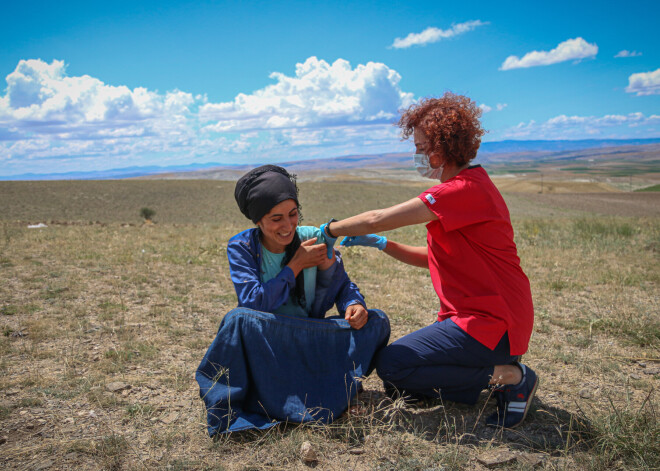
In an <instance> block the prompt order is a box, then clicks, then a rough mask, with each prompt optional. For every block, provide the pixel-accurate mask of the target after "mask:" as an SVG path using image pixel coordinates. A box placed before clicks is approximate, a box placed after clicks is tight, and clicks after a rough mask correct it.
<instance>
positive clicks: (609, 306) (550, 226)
mask: <svg viewBox="0 0 660 471" xmlns="http://www.w3.org/2000/svg"><path fill="white" fill-rule="evenodd" d="M419 191H420V187H419V186H415V185H412V184H411V185H403V184H400V185H394V184H393V185H382V184H380V185H373V184H360V183H357V182H355V183H343V184H332V183H328V182H320V183H303V184H302V185H301V201H302V204H303V214H304V216H305V220H304V223H305V224H310V225H317V224H319V223H322V222H325V221H327V219H329V217H330V216H334V217H337V218H341V217H344V216H348V215H351V214H353V213H355V212H357V211H360V210H363V209H369V208H375V207H382V206H386V205H389V204H393V203H396V202H399V201H402V200H404V199H406V198H409V197H413V196H415V195H416V194H417V193H419ZM648 195H651V196H650V198H654V197H655V195H658V193H649V194H648ZM547 196H548V198H546V195H520V194H507V195H506V199H507V202H508V204H509V206H510V209H511V214H512V219H513V222H514V229H515V231H516V242H517V244H518V248H519V254H520V256H521V259H522V265H523V268H524V269H525V271H526V272H527V274H528V276H529V278H530V280H531V283H532V289H533V295H534V301H535V307H536V323H535V329H534V335H533V338H532V344H531V347H530V350H529V352H528V353H527V354H526V355H525V358H524V361H525V362H526V363H528V364H529V365H530V366H531V367H533V368H534V369H535V370H536V371H537V372H538V373H539V375H540V378H541V386H540V388H539V391H538V394H537V399H536V400H535V401H534V404H533V409H532V412H531V413H530V416H529V417H528V419H527V421H526V422H525V423H524V424H523V425H522V426H521V427H520V428H518V429H516V430H515V431H504V432H502V431H496V430H492V429H488V428H486V427H484V426H483V417H484V416H485V415H487V414H489V413H490V412H491V411H492V410H493V408H494V404H493V403H492V401H488V396H487V393H484V394H483V397H482V399H481V400H480V401H479V403H478V404H477V406H475V407H465V406H461V405H458V404H440V403H429V404H425V405H423V407H411V406H405V405H404V404H398V403H395V404H390V403H388V402H387V401H385V400H384V397H383V391H382V386H381V384H380V381H379V380H378V378H377V377H376V375H375V374H372V375H371V376H370V377H369V378H368V379H367V380H366V382H365V389H366V393H365V394H364V395H363V397H362V399H361V400H362V401H363V404H364V407H365V409H366V410H367V413H366V414H365V415H362V416H348V417H344V418H342V419H340V420H338V421H336V422H335V423H334V424H332V425H331V426H327V427H315V426H310V425H306V426H282V427H279V428H275V429H273V430H271V431H269V432H265V433H244V434H233V435H232V436H230V437H221V438H220V439H219V440H217V441H212V440H210V439H208V437H207V436H206V431H205V414H204V411H203V406H202V402H201V400H200V399H199V397H198V389H197V385H196V382H195V381H194V370H195V368H196V367H197V365H198V363H199V361H200V359H201V357H202V356H203V354H204V352H205V351H206V348H207V347H208V345H209V344H210V342H211V340H212V339H213V337H214V335H215V332H216V330H217V326H218V324H219V323H220V321H221V319H222V317H223V315H224V314H225V313H226V312H227V311H228V310H229V309H231V308H233V307H234V306H235V305H236V297H235V294H234V291H233V288H232V285H231V281H230V279H229V276H228V268H227V260H226V255H225V248H226V243H227V240H228V238H229V237H230V236H231V235H233V234H235V233H236V232H238V231H239V230H242V229H244V228H247V227H249V222H248V221H247V220H246V219H244V218H243V216H242V215H241V214H240V213H239V212H238V210H237V209H236V208H235V203H234V200H233V184H232V183H230V182H219V181H194V182H188V181H149V182H139V181H130V182H128V181H118V182H51V183H43V182H35V183H11V182H2V183H0V200H2V201H3V204H2V205H1V206H0V328H1V329H2V333H3V335H2V336H0V358H1V360H0V373H1V374H0V443H1V444H0V467H2V468H5V469H116V470H120V469H121V470H123V469H158V468H167V469H174V470H176V469H181V470H183V469H255V470H256V469H268V470H270V469H273V470H274V469H304V468H305V467H306V465H305V464H304V463H303V462H302V461H301V459H300V454H299V450H300V447H301V444H302V443H303V442H305V441H308V442H310V443H311V445H312V447H313V448H314V449H315V450H316V452H317V454H318V464H317V466H318V467H319V468H320V469H342V470H344V469H383V470H385V469H409V470H423V469H482V468H485V467H486V465H487V464H488V463H489V459H490V457H492V455H493V454H497V453H499V455H500V460H501V461H503V464H501V467H502V468H504V469H532V468H533V467H534V466H536V469H594V470H606V469H652V468H657V467H658V466H660V444H659V443H660V440H658V437H659V436H660V426H659V425H658V415H657V414H658V411H657V408H658V397H657V391H656V390H657V386H658V379H659V378H660V374H659V373H660V320H659V317H660V316H658V313H659V312H660V310H659V309H658V285H659V281H660V280H659V278H660V271H659V270H658V251H659V250H660V222H659V220H658V217H657V213H655V212H654V211H656V209H655V208H657V207H658V204H657V203H658V202H660V200H659V199H658V198H655V199H654V200H652V201H647V200H644V201H645V202H646V203H643V204H642V203H636V206H638V207H647V208H648V211H643V210H642V211H639V212H636V213H633V214H635V216H634V217H631V216H630V214H629V213H628V212H627V211H625V209H624V210H622V212H623V214H620V215H616V214H612V213H613V211H612V209H611V206H612V205H610V204H608V203H607V200H606V199H604V200H603V201H604V202H603V208H602V211H601V213H602V214H600V215H596V214H594V213H593V212H591V211H594V210H593V208H591V207H590V208H588V209H589V211H590V212H589V213H587V212H585V211H584V208H583V207H582V206H580V203H581V196H577V195H576V196H575V197H574V198H572V199H571V198H564V199H550V198H549V196H551V195H547ZM631 197H634V196H633V195H631ZM312 198H314V200H312ZM590 204H594V203H590ZM644 205H646V206H644ZM143 207H149V208H151V209H153V210H155V211H156V216H155V218H154V219H155V221H156V224H146V225H145V224H142V221H141V220H140V216H139V214H140V209H141V208H143ZM39 222H42V223H45V224H46V225H47V226H48V227H46V228H41V229H38V228H34V229H29V228H28V227H27V226H28V224H36V223H39ZM389 235H390V236H391V237H392V238H394V239H396V240H400V241H402V242H407V243H414V244H422V243H423V242H424V240H425V229H424V227H422V226H420V227H410V228H405V229H400V230H397V231H393V233H392V234H389ZM344 257H345V261H346V265H347V269H348V271H349V274H350V275H351V277H352V279H353V280H354V281H356V283H358V285H359V286H360V287H361V290H362V291H363V293H364V294H365V295H366V297H367V302H368V303H369V305H370V306H372V307H378V308H381V309H383V310H384V311H385V312H387V313H388V315H389V316H390V319H391V323H392V339H396V338H398V337H400V336H402V335H404V334H406V333H408V332H411V331H413V330H415V329H417V328H419V327H422V326H424V325H427V324H429V323H431V322H432V321H433V320H434V317H435V311H436V310H437V309H438V302H437V298H436V297H435V295H434V293H433V290H432V287H431V283H430V279H429V276H428V273H427V272H425V271H424V270H422V269H417V268H412V267H407V266H404V265H402V264H398V263H396V262H394V261H393V260H391V259H388V258H387V257H386V256H384V255H383V254H380V253H377V251H374V250H370V249H365V248H354V249H351V250H349V249H346V250H344Z"/></svg>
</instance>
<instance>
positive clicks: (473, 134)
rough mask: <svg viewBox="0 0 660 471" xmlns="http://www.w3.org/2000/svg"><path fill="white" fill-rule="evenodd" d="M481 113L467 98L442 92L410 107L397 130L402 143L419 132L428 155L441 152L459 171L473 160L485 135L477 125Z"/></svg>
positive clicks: (479, 124) (402, 116)
mask: <svg viewBox="0 0 660 471" xmlns="http://www.w3.org/2000/svg"><path fill="white" fill-rule="evenodd" d="M481 112H482V111H481V108H479V107H478V106H477V104H476V103H475V102H474V101H472V100H470V99H469V98H468V97H466V96H462V95H455V94H453V93H451V92H446V93H445V94H444V95H442V97H440V98H424V99H422V100H421V101H420V102H419V103H416V104H414V105H412V106H410V108H408V109H407V110H406V111H404V112H403V113H402V115H401V119H400V120H399V122H398V126H399V127H400V128H401V130H402V131H401V135H402V137H403V138H404V139H408V138H409V137H410V136H411V135H412V134H413V132H414V129H415V128H419V129H420V130H421V131H422V132H423V133H424V134H425V135H426V137H427V139H428V140H429V144H430V146H431V148H430V149H428V150H427V153H428V154H431V153H433V152H438V151H441V152H442V153H443V154H444V155H445V157H446V159H447V160H448V161H449V162H452V163H453V164H455V165H456V166H459V167H461V166H463V165H465V164H467V163H468V162H470V161H471V160H472V159H474V158H475V157H476V156H477V150H479V145H480V144H481V136H483V135H484V134H485V132H486V131H484V130H483V128H482V127H481V123H480V121H479V118H480V117H481Z"/></svg>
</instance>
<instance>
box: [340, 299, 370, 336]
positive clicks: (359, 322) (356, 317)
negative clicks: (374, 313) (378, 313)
mask: <svg viewBox="0 0 660 471" xmlns="http://www.w3.org/2000/svg"><path fill="white" fill-rule="evenodd" d="M344 319H346V320H347V321H348V323H349V324H350V325H351V327H353V328H354V329H356V330H357V329H361V328H362V327H364V325H365V324H366V323H367V320H368V319H369V313H368V312H367V310H366V309H365V308H364V306H363V305H362V304H351V305H350V306H348V307H347V308H346V314H345V315H344Z"/></svg>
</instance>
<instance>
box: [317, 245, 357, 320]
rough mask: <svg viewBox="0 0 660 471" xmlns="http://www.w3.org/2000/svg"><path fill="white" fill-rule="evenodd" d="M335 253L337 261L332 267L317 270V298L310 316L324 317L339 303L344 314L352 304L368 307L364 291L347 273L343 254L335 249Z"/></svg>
mask: <svg viewBox="0 0 660 471" xmlns="http://www.w3.org/2000/svg"><path fill="white" fill-rule="evenodd" d="M335 255H336V257H337V261H336V262H335V263H334V264H333V265H332V266H331V267H330V268H328V269H327V270H325V271H319V272H317V275H316V298H315V300H314V305H313V306H312V312H310V317H314V318H323V317H324V316H325V313H326V312H327V311H329V310H330V309H331V308H332V306H333V304H336V305H337V310H338V311H339V314H341V315H342V316H343V315H344V314H345V313H346V308H347V307H348V306H351V305H352V304H362V305H363V306H364V307H365V308H366V307H367V303H366V302H365V301H364V297H363V296H362V293H360V290H359V289H358V287H357V286H356V285H355V283H353V282H352V281H351V279H350V278H349V277H348V273H346V270H345V268H344V261H343V260H342V258H341V254H340V253H339V252H338V251H337V250H335Z"/></svg>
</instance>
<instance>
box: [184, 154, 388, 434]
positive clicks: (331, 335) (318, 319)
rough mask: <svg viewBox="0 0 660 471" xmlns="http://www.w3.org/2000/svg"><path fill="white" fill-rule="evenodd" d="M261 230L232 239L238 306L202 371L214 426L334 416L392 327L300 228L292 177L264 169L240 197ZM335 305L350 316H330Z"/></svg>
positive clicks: (246, 182) (311, 233) (245, 182)
mask: <svg viewBox="0 0 660 471" xmlns="http://www.w3.org/2000/svg"><path fill="white" fill-rule="evenodd" d="M234 196H235V197H236V201H237V203H238V206H239V208H240V210H241V212H242V213H243V214H244V215H245V216H246V217H248V218H249V219H251V220H252V222H254V223H255V224H256V225H257V227H255V228H252V229H248V230H245V231H243V232H241V233H239V234H237V235H235V236H234V237H232V238H231V239H230V240H229V244H228V246H227V255H228V257H229V270H230V273H231V279H232V282H233V283H234V288H235V289H236V294H237V295H238V307H237V308H236V309H233V310H232V311H230V312H229V313H227V315H226V316H225V317H224V319H223V321H222V323H221V324H220V328H219V330H218V333H217V335H216V338H215V340H214V341H213V343H212V344H211V346H210V347H209V350H208V351H207V352H206V355H205V356H204V358H203V360H202V362H201V364H200V365H199V367H198V369H197V374H196V379H197V382H198V383H199V386H200V396H201V397H202V399H203V400H204V402H205V405H206V409H207V420H208V431H209V435H211V436H213V435H215V434H216V433H225V432H232V431H239V430H245V429H250V428H258V429H265V428H268V427H271V426H273V425H276V424H277V423H279V421H289V422H308V421H320V422H324V423H329V422H331V421H332V420H333V419H334V418H336V417H338V416H339V415H340V414H341V413H342V412H343V411H344V410H346V409H347V408H348V405H349V402H350V400H351V398H352V397H353V396H354V395H355V394H356V393H357V391H358V388H359V387H360V380H361V378H362V377H363V376H366V375H368V374H369V373H370V372H371V370H372V369H373V365H372V359H373V357H374V354H375V353H376V351H377V350H378V349H380V348H381V347H384V346H385V345H387V341H388V339H389V334H390V326H389V321H388V319H387V316H385V314H384V313H383V312H381V311H377V310H369V311H367V309H366V304H365V302H364V298H363V297H362V295H361V294H360V291H359V290H358V288H357V286H355V284H354V283H352V282H351V280H350V279H349V278H348V275H347V274H346V271H345V269H344V265H343V263H342V260H341V257H340V255H339V253H338V252H335V255H334V256H333V257H331V258H330V259H328V257H327V256H326V251H327V248H326V245H325V244H317V243H316V242H317V237H319V236H320V235H321V233H320V231H319V230H318V229H317V228H315V227H305V226H298V222H299V220H300V205H299V203H298V188H297V186H296V182H295V177H294V176H292V175H290V174H289V173H288V172H287V171H286V170H285V169H283V168H282V167H277V166H274V165H264V166H262V167H258V168H256V169H253V170H252V171H250V172H248V173H247V174H246V175H244V176H243V177H242V178H241V179H240V180H239V181H238V182H237V184H236V190H235V193H234ZM333 305H336V306H337V309H338V311H339V313H340V314H341V315H342V316H343V317H330V318H325V314H326V312H327V311H328V310H329V309H330V308H332V306H333Z"/></svg>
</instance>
